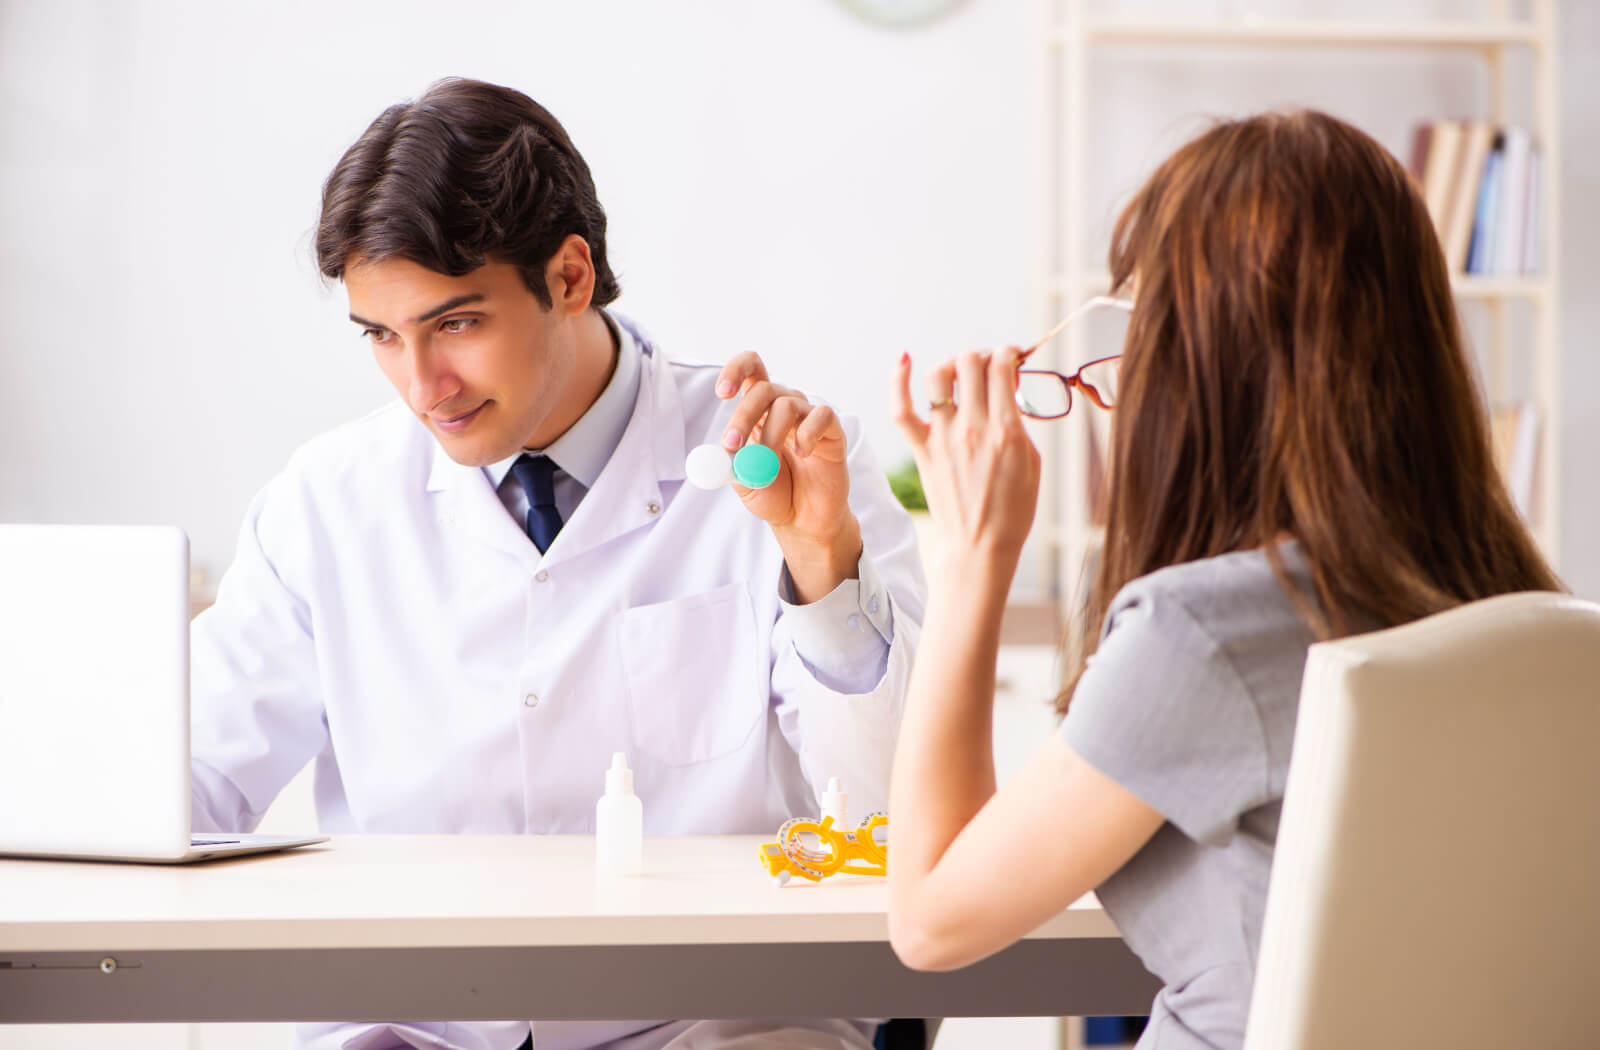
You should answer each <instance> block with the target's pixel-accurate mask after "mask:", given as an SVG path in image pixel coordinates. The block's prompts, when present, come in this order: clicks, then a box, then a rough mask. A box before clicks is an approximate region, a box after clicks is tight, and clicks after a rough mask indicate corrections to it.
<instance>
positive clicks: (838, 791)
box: [822, 777, 850, 831]
mask: <svg viewBox="0 0 1600 1050" xmlns="http://www.w3.org/2000/svg"><path fill="white" fill-rule="evenodd" d="M822 815H823V816H824V817H832V818H833V826H834V827H836V828H838V829H839V830H840V831H844V830H845V829H846V828H848V827H849V826H850V796H848V795H846V794H845V793H844V789H843V788H841V787H840V786H839V778H838V777H829V778H828V790H826V791H824V792H823V793H822Z"/></svg>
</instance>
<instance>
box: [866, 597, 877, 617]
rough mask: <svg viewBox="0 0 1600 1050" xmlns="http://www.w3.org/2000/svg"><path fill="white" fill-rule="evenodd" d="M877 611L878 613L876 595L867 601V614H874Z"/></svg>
mask: <svg viewBox="0 0 1600 1050" xmlns="http://www.w3.org/2000/svg"><path fill="white" fill-rule="evenodd" d="M877 611H878V596H877V595H876V594H874V595H873V596H872V597H870V598H868V599H867V612H869V613H875V612H877Z"/></svg>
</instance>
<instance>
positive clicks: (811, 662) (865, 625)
mask: <svg viewBox="0 0 1600 1050" xmlns="http://www.w3.org/2000/svg"><path fill="white" fill-rule="evenodd" d="M856 573H857V575H858V577H859V578H858V579H854V580H841V581H840V582H839V585H838V586H837V587H835V588H834V589H833V590H831V591H829V592H828V593H827V594H826V595H825V596H823V597H822V598H819V599H818V600H816V601H814V602H810V603H809V604H806V605H796V604H794V597H795V593H794V581H793V580H792V579H791V578H790V576H789V568H788V566H784V568H783V573H782V575H781V576H780V577H779V581H778V598H779V601H780V602H782V604H783V618H784V620H785V621H786V622H787V623H788V626H789V634H790V637H791V638H792V639H793V641H794V648H795V652H797V653H799V654H800V658H801V659H802V660H803V661H805V664H806V667H807V668H808V669H809V670H810V671H811V673H812V674H813V675H815V676H816V677H817V678H818V680H819V681H824V682H825V684H829V685H831V686H834V687H835V688H837V687H838V686H841V685H842V686H847V687H848V688H845V689H843V690H842V691H845V692H853V693H866V692H870V691H871V690H872V689H873V687H874V686H876V685H877V684H878V681H879V680H880V679H881V678H882V677H883V672H884V669H885V668H886V667H887V666H888V662H889V645H890V643H892V642H893V641H894V617H893V616H892V615H891V614H890V611H889V592H888V589H887V588H885V587H884V586H883V581H882V580H880V579H879V578H878V570H877V569H876V568H875V567H874V566H873V564H872V559H871V558H869V557H868V556H867V553H866V551H865V550H863V551H862V552H861V559H860V560H859V561H858V562H857V563H856Z"/></svg>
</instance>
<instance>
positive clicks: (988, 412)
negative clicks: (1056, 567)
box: [895, 346, 1039, 580]
mask: <svg viewBox="0 0 1600 1050" xmlns="http://www.w3.org/2000/svg"><path fill="white" fill-rule="evenodd" d="M1021 360H1022V351H1021V350H1019V349H1017V348H1016V347H1014V346H1013V347H1006V348H1005V349H1003V350H996V351H993V352H984V353H968V354H962V355H961V356H960V357H957V358H956V359H955V360H953V361H948V362H946V363H944V364H942V365H940V366H938V367H937V368H935V369H934V370H933V371H932V372H930V373H929V374H928V377H927V380H928V397H929V398H930V400H931V404H930V407H929V409H928V414H929V417H930V418H929V419H928V420H927V421H926V422H925V421H924V420H923V419H922V418H921V417H920V416H918V415H917V410H916V408H915V407H914V406H913V405H912V402H911V358H910V355H908V354H902V355H900V367H899V371H898V375H897V382H896V386H897V395H898V401H899V406H898V411H897V412H896V413H895V423H896V424H897V425H898V426H899V427H900V432H901V433H903V434H904V435H905V436H906V440H907V441H908V442H910V444H911V454H912V456H913V457H914V458H915V459H916V462H917V471H918V473H919V474H920V475H921V476H922V488H923V492H924V493H925V494H926V495H927V499H928V510H929V511H930V512H931V513H932V515H933V520H934V524H935V527H936V530H937V531H936V536H937V542H938V544H939V551H938V556H939V557H941V558H947V559H954V560H955V561H957V562H958V563H961V564H968V563H969V560H970V559H971V558H973V557H978V558H981V559H985V560H986V561H987V564H988V565H990V566H992V567H993V568H995V569H998V570H1000V571H1002V572H1003V573H1004V574H1005V577H1006V579H1007V580H1009V579H1010V578H1011V575H1012V574H1013V573H1015V572H1016V568H1017V561H1018V558H1019V557H1020V556H1021V553H1022V543H1023V540H1025V539H1026V538H1027V535H1028V530H1029V529H1030V528H1032V526H1033V513H1034V508H1035V506H1036V505H1037V503H1038V500H1039V450H1038V449H1036V448H1035V447H1034V445H1033V442H1032V441H1031V440H1030V439H1029V437H1028V434H1027V431H1026V430H1025V429H1023V425H1022V413H1021V412H1019V411H1018V410H1017V403H1016V400H1015V394H1016V389H1017V368H1018V366H1019V365H1020V363H1021ZM958 390H959V395H960V396H959V400H958V399H957V396H956V395H957V391H958ZM969 567H970V566H969Z"/></svg>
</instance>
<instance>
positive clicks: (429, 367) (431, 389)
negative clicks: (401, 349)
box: [411, 348, 460, 412]
mask: <svg viewBox="0 0 1600 1050" xmlns="http://www.w3.org/2000/svg"><path fill="white" fill-rule="evenodd" d="M459 385H460V384H459V383H457V382H456V378H455V376H454V374H453V373H452V372H451V371H450V370H449V369H448V368H446V367H444V365H443V363H442V362H441V361H440V360H439V358H438V355H436V354H433V353H430V352H429V351H428V350H427V349H426V348H421V349H418V350H416V351H413V352H412V354H411V407H412V408H414V409H415V410H416V411H418V412H428V411H430V410H431V409H433V408H434V407H435V406H437V405H439V404H441V403H443V402H445V401H448V400H449V399H450V398H451V397H452V396H453V395H454V394H455V392H456V391H455V388H456V387H457V386H459Z"/></svg>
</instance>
